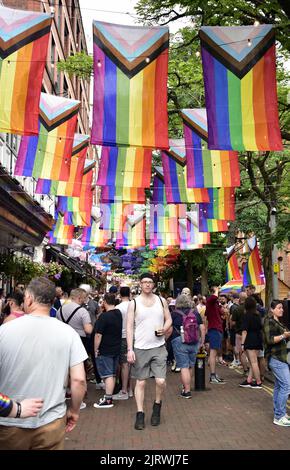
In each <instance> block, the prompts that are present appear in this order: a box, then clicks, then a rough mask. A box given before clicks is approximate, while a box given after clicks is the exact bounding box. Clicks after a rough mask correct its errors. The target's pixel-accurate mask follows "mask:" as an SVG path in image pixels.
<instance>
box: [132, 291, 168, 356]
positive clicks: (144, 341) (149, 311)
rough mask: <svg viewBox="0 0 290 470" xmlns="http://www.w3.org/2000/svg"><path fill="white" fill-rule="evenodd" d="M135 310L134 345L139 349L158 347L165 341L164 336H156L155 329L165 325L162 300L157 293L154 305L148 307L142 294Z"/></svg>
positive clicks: (137, 300)
mask: <svg viewBox="0 0 290 470" xmlns="http://www.w3.org/2000/svg"><path fill="white" fill-rule="evenodd" d="M135 300H136V312H135V337H134V338H135V340H134V347H135V348H137V349H152V348H158V347H159V346H162V345H163V344H164V343H165V337H164V336H155V329H156V328H157V327H159V328H162V327H163V325H164V308H163V307H162V304H161V300H160V298H158V296H157V295H155V302H154V304H153V305H152V307H146V306H145V305H144V304H143V303H142V300H141V296H140V295H139V296H138V297H136V299H135Z"/></svg>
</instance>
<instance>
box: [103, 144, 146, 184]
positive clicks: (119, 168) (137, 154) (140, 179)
mask: <svg viewBox="0 0 290 470" xmlns="http://www.w3.org/2000/svg"><path fill="white" fill-rule="evenodd" d="M151 164H152V151H151V150H149V149H143V148H134V147H132V148H125V147H123V148H120V147H119V148H118V147H103V148H102V154H101V160H100V165H99V175H98V180H97V185H98V186H113V187H115V186H119V187H124V186H126V187H134V188H149V187H150V180H151Z"/></svg>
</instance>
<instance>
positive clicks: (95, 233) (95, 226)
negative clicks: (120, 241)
mask: <svg viewBox="0 0 290 470" xmlns="http://www.w3.org/2000/svg"><path fill="white" fill-rule="evenodd" d="M110 239H111V231H109V230H100V226H99V223H97V222H95V221H94V220H93V219H91V224H90V226H89V227H84V228H83V232H82V238H81V242H82V244H83V245H84V247H86V248H88V247H100V248H102V247H105V246H106V245H107V243H108V242H109V241H110Z"/></svg>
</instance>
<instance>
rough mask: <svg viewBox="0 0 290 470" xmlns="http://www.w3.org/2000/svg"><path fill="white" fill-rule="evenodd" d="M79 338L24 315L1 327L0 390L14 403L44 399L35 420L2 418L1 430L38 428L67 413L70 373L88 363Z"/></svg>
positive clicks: (70, 331)
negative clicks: (11, 398) (32, 398)
mask: <svg viewBox="0 0 290 470" xmlns="http://www.w3.org/2000/svg"><path fill="white" fill-rule="evenodd" d="M87 357H88V356H87V353H86V351H85V349H84V347H83V345H82V342H81V339H80V337H79V335H78V334H77V333H76V332H75V331H74V330H73V329H72V328H71V327H70V326H68V325H66V324H65V323H63V322H60V321H58V320H57V319H56V318H51V317H49V316H36V315H24V316H23V317H21V318H18V319H17V321H10V322H8V323H5V324H4V325H2V326H1V327H0V390H1V392H2V393H4V394H5V395H8V396H10V397H13V399H14V400H16V401H22V400H23V399H24V398H30V397H35V398H38V397H39V398H43V399H44V405H43V408H42V410H41V411H40V413H39V415H38V416H36V417H34V418H25V419H21V418H17V419H16V418H1V419H0V425H2V426H17V427H19V428H29V429H31V428H39V427H40V426H44V425H45V424H48V423H50V422H52V421H54V420H56V419H58V418H62V417H63V416H64V415H65V413H66V404H65V392H66V386H67V384H68V376H69V369H70V368H71V367H73V366H75V365H77V364H80V363H81V362H83V361H85V360H86V359H87Z"/></svg>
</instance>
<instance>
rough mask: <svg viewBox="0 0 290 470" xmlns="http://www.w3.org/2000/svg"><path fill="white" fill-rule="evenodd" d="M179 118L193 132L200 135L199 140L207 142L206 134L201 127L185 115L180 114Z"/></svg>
mask: <svg viewBox="0 0 290 470" xmlns="http://www.w3.org/2000/svg"><path fill="white" fill-rule="evenodd" d="M180 116H181V117H182V119H183V120H184V121H185V122H186V124H188V125H189V127H191V128H192V130H193V131H196V132H197V134H199V135H200V137H201V138H204V139H205V140H208V133H207V132H206V131H205V130H204V129H203V128H202V127H200V126H199V125H198V124H197V123H196V122H195V121H192V120H191V119H190V118H189V117H188V116H187V115H186V114H184V113H182V112H180Z"/></svg>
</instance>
